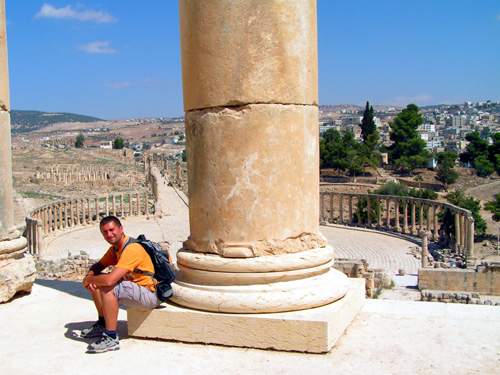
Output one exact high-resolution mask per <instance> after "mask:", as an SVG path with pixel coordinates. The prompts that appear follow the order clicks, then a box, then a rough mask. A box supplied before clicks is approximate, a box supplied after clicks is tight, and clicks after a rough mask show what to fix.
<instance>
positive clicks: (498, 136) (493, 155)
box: [488, 132, 500, 175]
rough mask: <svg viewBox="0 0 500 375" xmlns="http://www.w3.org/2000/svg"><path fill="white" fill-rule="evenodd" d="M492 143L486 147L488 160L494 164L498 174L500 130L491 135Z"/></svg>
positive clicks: (499, 166) (499, 172)
mask: <svg viewBox="0 0 500 375" xmlns="http://www.w3.org/2000/svg"><path fill="white" fill-rule="evenodd" d="M491 138H492V140H493V144H492V145H490V146H489V147H488V160H489V161H490V162H491V163H492V164H493V165H494V166H495V170H496V172H497V174H499V175H500V132H496V133H495V134H493V135H492V137H491Z"/></svg>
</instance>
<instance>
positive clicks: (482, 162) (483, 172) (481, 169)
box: [474, 155, 495, 177]
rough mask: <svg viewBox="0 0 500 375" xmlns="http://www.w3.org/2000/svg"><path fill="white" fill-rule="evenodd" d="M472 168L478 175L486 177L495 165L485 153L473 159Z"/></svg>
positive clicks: (493, 169)
mask: <svg viewBox="0 0 500 375" xmlns="http://www.w3.org/2000/svg"><path fill="white" fill-rule="evenodd" d="M474 169H475V170H476V174H477V175H478V176H479V177H487V176H489V175H490V174H492V173H493V172H494V171H495V167H494V165H493V163H492V162H490V161H489V160H488V159H487V158H486V156H485V155H480V156H478V157H477V158H475V159H474Z"/></svg>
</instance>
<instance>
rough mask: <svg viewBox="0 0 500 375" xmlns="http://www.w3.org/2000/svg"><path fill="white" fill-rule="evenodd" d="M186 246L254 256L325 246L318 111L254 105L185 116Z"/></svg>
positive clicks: (221, 252)
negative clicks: (187, 199) (187, 230)
mask: <svg viewBox="0 0 500 375" xmlns="http://www.w3.org/2000/svg"><path fill="white" fill-rule="evenodd" d="M186 131H187V155H188V165H189V205H190V209H189V221H190V230H191V235H190V237H189V240H188V241H186V243H185V248H187V249H189V250H194V251H200V252H209V253H218V254H221V255H224V256H232V255H231V252H233V253H234V256H238V257H242V256H243V257H245V256H246V257H248V256H260V255H270V254H273V255H274V254H280V253H286V252H296V251H302V250H306V249H311V248H316V247H320V246H324V245H325V244H326V242H325V241H324V239H323V237H322V236H321V235H320V234H319V199H318V196H319V166H318V163H319V141H318V109H317V107H315V106H300V105H278V104H254V105H248V106H243V107H231V108H224V109H220V110H202V111H191V112H188V113H186Z"/></svg>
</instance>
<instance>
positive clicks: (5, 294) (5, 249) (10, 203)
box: [0, 0, 35, 302]
mask: <svg viewBox="0 0 500 375" xmlns="http://www.w3.org/2000/svg"><path fill="white" fill-rule="evenodd" d="M11 152H12V151H11V139H10V100H9V75H8V59H7V33H6V17H5V0H0V302H5V301H8V300H9V299H10V298H12V296H14V294H16V293H17V292H18V291H29V290H31V286H32V284H33V281H34V272H35V267H34V262H33V259H32V258H31V257H30V256H25V255H24V253H25V252H26V245H27V241H26V238H24V237H21V236H20V233H19V232H18V231H17V230H16V228H15V226H14V196H13V188H12V155H11Z"/></svg>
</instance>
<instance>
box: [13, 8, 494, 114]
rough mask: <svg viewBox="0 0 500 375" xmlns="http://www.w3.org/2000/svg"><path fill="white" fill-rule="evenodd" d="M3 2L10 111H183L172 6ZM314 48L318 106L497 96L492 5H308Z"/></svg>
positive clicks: (90, 112) (431, 101)
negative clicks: (313, 12) (314, 8)
mask: <svg viewBox="0 0 500 375" xmlns="http://www.w3.org/2000/svg"><path fill="white" fill-rule="evenodd" d="M262 1H265V0H262ZM6 6H7V30H8V43H9V65H10V87H11V102H12V107H13V108H14V109H35V110H43V111H60V112H63V111H64V112H76V113H81V114H88V115H94V116H98V117H102V118H106V119H114V118H128V117H152V116H179V115H182V85H181V68H180V56H179V21H178V12H177V0H147V1H137V0H88V1H87V0H80V1H70V0H45V1H38V0H6ZM318 43H319V87H320V89H319V91H320V103H321V104H343V103H352V104H362V103H363V102H364V101H366V100H369V101H370V102H372V103H375V104H398V105H406V104H408V103H409V102H415V103H417V104H419V105H425V104H434V103H457V102H463V101H465V100H473V101H477V100H487V99H490V100H495V101H499V100H500V1H499V0H418V1H407V0H349V1H347V0H343V1H341V0H318Z"/></svg>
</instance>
